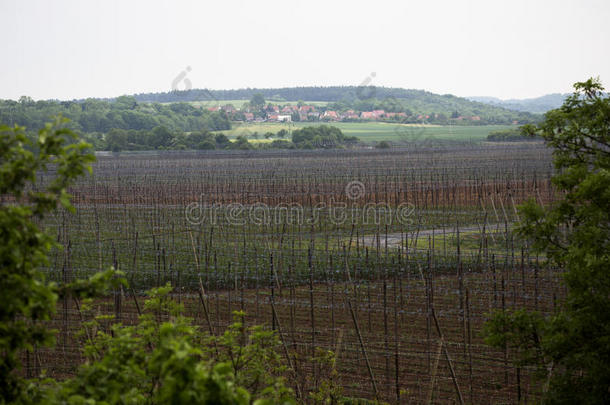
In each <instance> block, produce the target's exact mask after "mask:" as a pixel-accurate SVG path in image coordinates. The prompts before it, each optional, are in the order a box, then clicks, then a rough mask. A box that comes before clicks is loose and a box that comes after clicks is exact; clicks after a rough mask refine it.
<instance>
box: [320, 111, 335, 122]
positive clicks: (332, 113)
mask: <svg viewBox="0 0 610 405" xmlns="http://www.w3.org/2000/svg"><path fill="white" fill-rule="evenodd" d="M322 118H323V119H328V120H331V121H338V120H339V115H338V114H337V112H336V111H332V110H328V111H324V115H323V116H322Z"/></svg>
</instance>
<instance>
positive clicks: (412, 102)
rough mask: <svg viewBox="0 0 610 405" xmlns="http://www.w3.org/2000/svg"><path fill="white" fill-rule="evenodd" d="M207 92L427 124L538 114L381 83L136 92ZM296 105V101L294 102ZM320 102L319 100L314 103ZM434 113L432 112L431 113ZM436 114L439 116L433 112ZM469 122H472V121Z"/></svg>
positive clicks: (202, 95)
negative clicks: (399, 115)
mask: <svg viewBox="0 0 610 405" xmlns="http://www.w3.org/2000/svg"><path fill="white" fill-rule="evenodd" d="M210 95H212V97H213V98H214V99H216V100H232V102H235V101H234V100H248V99H252V98H254V96H255V95H256V97H257V99H258V102H260V99H261V98H262V104H260V106H258V105H257V106H255V105H252V103H250V107H252V108H254V109H259V108H260V107H262V106H264V104H265V101H264V100H265V99H267V100H271V99H280V98H281V99H283V100H292V101H296V100H303V102H304V103H305V104H311V103H312V102H327V103H329V105H328V106H329V108H331V109H333V110H340V111H345V110H347V109H354V110H358V111H372V110H375V109H384V110H386V111H390V112H405V113H407V115H410V116H411V115H412V116H413V117H411V118H412V121H409V122H421V119H418V118H417V116H418V115H424V116H425V115H430V118H428V119H427V121H428V122H429V123H435V124H445V123H446V118H447V117H449V116H451V115H452V114H453V113H455V115H454V116H453V118H458V117H459V116H465V117H472V116H479V117H480V118H481V120H480V121H477V122H476V124H511V123H513V122H514V121H517V122H518V123H519V124H525V123H527V122H536V121H538V119H539V115H534V114H531V113H526V112H519V111H514V110H509V109H506V108H502V107H500V106H494V105H489V104H484V103H480V102H475V101H471V100H467V99H465V98H461V97H456V96H453V95H450V94H444V95H440V94H434V93H430V92H428V91H423V90H412V89H400V88H389V87H382V86H327V87H321V86H318V87H313V86H311V87H284V88H279V89H278V88H276V89H239V90H200V89H192V90H189V92H188V95H187V97H184V95H182V94H176V93H175V92H168V93H148V94H139V95H137V96H136V99H137V100H139V101H141V102H142V101H148V102H176V101H192V102H197V101H198V100H208V99H209V97H210ZM297 104H298V103H297ZM317 104H320V103H317ZM433 114H435V115H433ZM436 114H438V115H436ZM454 123H455V124H457V125H460V124H466V120H464V121H458V120H456V121H455V122H454ZM471 123H472V122H471Z"/></svg>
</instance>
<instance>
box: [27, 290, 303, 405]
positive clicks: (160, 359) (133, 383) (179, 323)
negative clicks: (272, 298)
mask: <svg viewBox="0 0 610 405" xmlns="http://www.w3.org/2000/svg"><path fill="white" fill-rule="evenodd" d="M170 292H171V287H170V286H169V285H167V286H165V287H160V288H156V289H153V290H151V291H150V292H149V293H148V294H149V298H148V299H147V300H146V302H145V305H144V313H143V314H142V315H141V316H140V318H139V321H138V323H137V324H135V325H133V326H127V325H122V324H120V323H116V324H114V325H112V326H111V327H110V328H109V330H107V331H106V330H105V321H106V319H105V318H106V317H97V318H94V319H93V320H92V321H90V322H87V323H86V324H85V328H86V329H87V330H86V333H85V335H87V336H93V338H91V339H89V340H88V341H87V342H85V345H84V353H85V355H86V358H87V361H86V363H85V364H84V365H83V366H81V368H80V369H79V371H78V373H77V374H76V376H74V377H72V378H69V379H67V380H65V381H62V382H61V383H58V382H54V381H49V380H47V381H40V383H39V384H38V387H39V388H38V390H37V391H36V389H35V388H30V395H31V396H32V397H34V398H37V399H38V400H39V402H41V403H49V404H56V403H87V404H96V403H100V404H101V403H104V404H121V403H133V404H142V403H149V404H166V403H175V404H190V403H198V404H199V403H201V404H250V403H251V401H252V399H253V398H252V396H251V395H250V394H249V393H248V391H247V390H246V389H245V388H244V387H243V384H242V381H247V378H243V377H241V376H239V377H238V373H237V369H238V368H237V367H236V366H235V364H234V363H232V362H231V361H229V358H227V359H226V360H227V361H219V359H217V358H216V359H214V358H212V357H210V354H211V352H210V351H208V350H206V349H207V348H206V346H205V345H202V343H203V342H202V339H203V338H202V335H201V333H200V332H199V330H198V328H197V327H196V326H194V325H193V324H192V321H191V320H190V319H189V318H186V317H184V316H182V315H181V313H182V310H183V308H182V307H181V306H180V305H178V304H177V303H176V302H175V301H173V300H172V299H171V298H170V297H169V293H170ZM241 329H243V327H242V326H241V324H234V325H232V326H231V327H230V328H229V331H228V332H227V333H225V335H223V337H222V338H219V339H218V340H219V341H222V342H226V344H227V345H228V347H230V348H231V349H233V350H234V351H230V352H229V353H230V354H231V355H233V356H234V357H231V358H230V359H235V361H236V362H237V364H239V365H240V366H245V365H248V366H252V365H254V364H257V365H258V367H257V368H256V370H257V371H258V374H256V373H252V375H255V376H256V377H259V380H260V383H261V387H262V388H261V389H260V390H259V392H257V394H260V395H261V398H263V399H264V396H265V395H268V396H269V398H272V395H271V393H272V392H273V393H277V392H282V393H283V396H277V397H273V403H292V396H291V391H290V390H289V389H287V388H285V387H284V386H283V385H282V384H281V381H273V382H274V383H276V384H275V385H274V386H273V387H272V388H273V389H269V388H268V387H266V386H264V383H265V382H266V381H267V380H265V379H264V377H265V375H266V374H267V373H268V370H269V369H264V368H263V367H262V364H263V363H262V362H263V361H265V360H269V359H270V357H273V355H272V353H271V352H269V350H265V349H264V348H263V345H264V343H265V342H264V341H261V340H264V339H265V338H267V339H272V338H273V334H270V333H267V335H264V334H263V337H262V338H261V337H260V336H258V335H261V332H258V333H257V334H253V335H252V336H250V337H248V339H250V340H251V341H253V343H252V344H250V345H247V346H245V347H244V350H243V351H241V347H239V346H238V344H237V342H236V341H234V340H232V337H233V336H232V334H231V332H230V331H233V330H241ZM211 339H212V338H210V337H206V338H205V340H211ZM275 339H276V341H277V338H275ZM214 344H219V343H217V342H214ZM238 350H240V351H239V353H240V354H241V353H243V356H244V357H242V356H237V351H238ZM245 356H248V357H247V359H246V357H245ZM253 356H255V357H253ZM257 356H262V357H260V358H259V357H257ZM240 370H241V369H240ZM246 371H248V372H250V369H249V368H248V369H244V370H243V373H244V374H245V372H246ZM259 380H257V381H259ZM282 389H283V390H282ZM259 399H260V398H259ZM254 403H258V404H262V403H265V402H264V401H260V400H259V401H255V402H254Z"/></svg>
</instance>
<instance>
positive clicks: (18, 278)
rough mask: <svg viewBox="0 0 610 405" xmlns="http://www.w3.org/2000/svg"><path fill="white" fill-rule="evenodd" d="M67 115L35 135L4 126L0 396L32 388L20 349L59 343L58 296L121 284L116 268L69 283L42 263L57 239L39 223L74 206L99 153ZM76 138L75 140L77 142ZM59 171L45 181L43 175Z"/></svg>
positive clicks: (0, 155)
mask: <svg viewBox="0 0 610 405" xmlns="http://www.w3.org/2000/svg"><path fill="white" fill-rule="evenodd" d="M66 122H67V120H65V119H63V118H57V119H56V120H55V121H54V122H53V123H49V124H46V125H45V126H44V128H42V129H41V130H40V131H39V132H38V135H37V138H36V140H35V141H32V140H31V139H30V138H28V137H27V136H26V134H25V132H24V129H23V128H20V127H14V128H9V127H6V126H0V162H1V166H0V195H2V196H3V198H4V201H5V203H4V204H3V205H1V206H0V263H1V266H0V291H2V305H1V306H0V402H12V401H14V400H16V399H17V398H19V396H20V394H21V391H22V390H23V389H24V386H23V382H22V380H21V379H20V378H19V376H18V375H17V374H16V372H15V370H16V369H17V368H18V367H19V361H18V358H19V353H20V352H21V351H22V350H32V349H33V348H34V347H35V346H48V345H50V344H52V343H53V337H54V334H53V332H52V331H49V330H48V329H47V327H46V325H45V323H44V321H47V320H49V319H50V318H51V316H52V315H53V313H54V310H55V304H56V302H57V298H58V295H62V296H65V295H70V296H77V297H86V296H88V295H89V294H91V293H96V292H99V291H100V290H103V289H105V288H107V286H109V285H116V283H118V282H119V281H118V279H117V278H116V277H115V276H116V273H115V272H114V271H112V270H111V271H108V272H105V273H100V274H98V275H96V276H95V277H93V278H92V279H91V280H88V281H80V282H75V283H73V284H68V285H64V286H62V287H61V288H59V287H58V286H56V285H55V284H52V283H48V282H46V281H45V278H44V275H43V273H42V272H41V271H40V268H41V267H43V266H45V265H48V259H47V254H48V253H49V251H50V249H51V248H52V247H57V244H56V242H55V241H54V240H53V238H51V237H50V236H49V235H46V234H45V233H44V232H42V231H41V230H40V229H39V228H38V225H37V224H38V223H39V222H40V221H41V220H42V219H43V218H44V217H45V216H46V215H48V214H49V213H51V212H52V211H54V210H55V209H57V208H58V207H59V206H61V207H63V208H65V209H67V210H69V211H73V210H74V208H73V207H72V205H71V203H70V195H69V194H68V192H67V191H66V190H67V188H68V187H69V186H70V185H72V184H73V183H74V181H75V180H76V179H77V178H78V177H79V176H82V175H83V174H84V173H87V172H90V171H91V167H90V165H89V164H90V163H91V162H92V161H93V160H94V157H93V155H92V154H91V153H90V152H89V149H90V145H88V144H86V143H84V142H82V141H81V142H74V140H75V139H76V134H74V133H73V132H72V131H70V130H68V129H66V128H65V127H64V125H65V124H66ZM70 142H72V143H70ZM51 171H52V172H53V175H52V176H48V177H51V180H49V181H47V183H44V184H39V183H38V182H37V174H39V173H46V172H51Z"/></svg>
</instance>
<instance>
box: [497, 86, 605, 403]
mask: <svg viewBox="0 0 610 405" xmlns="http://www.w3.org/2000/svg"><path fill="white" fill-rule="evenodd" d="M575 89H576V92H575V93H574V94H573V95H572V96H570V97H568V98H567V99H566V101H565V103H564V105H563V106H562V107H561V108H559V109H556V110H552V111H549V112H548V113H547V114H546V116H545V121H544V122H543V123H541V124H540V125H539V126H537V127H536V126H526V127H524V132H525V133H528V134H530V135H533V134H539V135H540V136H542V137H543V138H544V139H545V141H546V142H547V144H548V145H550V146H551V147H553V148H554V163H555V166H556V168H557V174H556V175H555V176H554V177H553V184H554V185H555V186H556V187H557V188H558V189H559V190H560V191H561V193H562V195H563V198H562V199H561V200H560V201H558V202H557V203H556V204H554V205H552V206H551V207H548V208H544V207H541V206H539V205H537V204H536V203H535V202H534V201H529V202H528V203H526V204H525V205H523V206H522V207H521V214H522V218H523V221H522V224H521V225H520V226H519V229H518V231H519V232H520V233H521V234H522V235H524V236H526V237H528V238H530V239H531V241H532V244H533V248H534V249H536V250H537V251H539V252H542V253H544V255H545V256H546V257H547V259H548V262H549V265H553V266H556V267H559V268H562V269H565V272H564V283H565V286H566V288H567V297H566V300H565V302H564V303H563V305H562V307H561V309H560V311H558V313H557V314H555V315H553V316H549V317H542V316H541V315H539V314H531V313H526V312H524V311H517V312H515V313H508V312H507V313H496V314H495V315H494V317H493V318H492V320H491V321H490V322H488V324H487V342H488V343H490V344H492V345H494V346H496V347H503V346H504V345H505V344H506V345H509V346H510V347H513V348H514V349H515V350H516V351H517V362H518V363H520V364H530V365H535V366H536V367H537V368H538V370H539V371H541V374H542V375H543V376H544V377H545V378H546V379H547V381H548V391H547V392H546V393H545V395H544V400H545V402H546V403H566V404H567V403H587V404H602V403H608V400H609V399H610V367H608V364H610V299H609V297H610V254H609V252H610V98H608V97H604V96H603V88H602V87H601V84H600V83H599V81H598V80H594V79H590V80H588V81H586V82H583V83H576V84H575Z"/></svg>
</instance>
